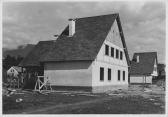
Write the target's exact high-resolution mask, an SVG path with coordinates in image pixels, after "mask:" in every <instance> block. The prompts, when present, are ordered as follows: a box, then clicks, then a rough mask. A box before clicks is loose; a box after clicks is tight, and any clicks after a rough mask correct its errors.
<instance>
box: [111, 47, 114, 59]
mask: <svg viewBox="0 0 168 117" xmlns="http://www.w3.org/2000/svg"><path fill="white" fill-rule="evenodd" d="M112 50H113V51H112ZM114 51H115V50H114V48H113V47H111V57H113V58H114ZM112 52H113V54H112Z"/></svg>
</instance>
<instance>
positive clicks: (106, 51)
mask: <svg viewBox="0 0 168 117" xmlns="http://www.w3.org/2000/svg"><path fill="white" fill-rule="evenodd" d="M105 55H109V46H108V45H105Z"/></svg>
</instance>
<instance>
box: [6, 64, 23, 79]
mask: <svg viewBox="0 0 168 117" xmlns="http://www.w3.org/2000/svg"><path fill="white" fill-rule="evenodd" d="M21 72H22V68H21V67H18V66H12V67H11V68H9V69H8V70H7V76H12V77H16V78H17V77H18V75H19V73H21Z"/></svg>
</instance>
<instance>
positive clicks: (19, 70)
mask: <svg viewBox="0 0 168 117" xmlns="http://www.w3.org/2000/svg"><path fill="white" fill-rule="evenodd" d="M12 67H13V68H14V69H15V70H16V71H17V72H22V69H21V67H18V66H12Z"/></svg>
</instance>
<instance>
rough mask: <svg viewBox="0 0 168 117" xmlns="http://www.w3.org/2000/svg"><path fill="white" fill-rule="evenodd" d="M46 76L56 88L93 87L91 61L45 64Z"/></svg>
mask: <svg viewBox="0 0 168 117" xmlns="http://www.w3.org/2000/svg"><path fill="white" fill-rule="evenodd" d="M44 66H45V67H44V76H45V77H48V79H49V80H50V82H51V85H55V86H91V85H92V66H91V61H74V62H54V63H45V64H44Z"/></svg>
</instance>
